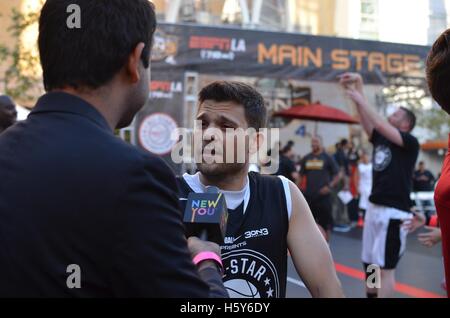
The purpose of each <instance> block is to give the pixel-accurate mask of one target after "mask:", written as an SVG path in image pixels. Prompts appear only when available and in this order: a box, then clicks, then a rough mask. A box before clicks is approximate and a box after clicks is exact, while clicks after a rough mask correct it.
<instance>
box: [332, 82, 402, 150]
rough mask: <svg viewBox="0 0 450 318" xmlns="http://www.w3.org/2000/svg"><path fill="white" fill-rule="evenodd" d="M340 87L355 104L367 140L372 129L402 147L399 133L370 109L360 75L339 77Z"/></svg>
mask: <svg viewBox="0 0 450 318" xmlns="http://www.w3.org/2000/svg"><path fill="white" fill-rule="evenodd" d="M339 79H340V83H341V85H342V86H343V87H344V88H345V91H346V94H347V96H348V97H349V98H350V99H351V100H352V101H353V102H354V103H355V104H356V108H357V110H358V113H359V115H360V117H361V124H362V126H363V128H364V130H365V131H366V133H367V135H368V136H369V138H371V137H372V134H373V131H374V129H376V130H377V131H378V133H380V134H381V135H382V136H384V137H385V138H386V139H388V140H389V141H391V142H392V143H394V144H396V145H398V146H400V147H403V138H402V136H401V134H400V131H399V130H398V129H397V128H395V127H394V126H392V125H391V124H390V123H389V122H388V121H387V120H386V119H384V118H383V117H381V116H380V115H379V114H378V113H377V112H376V111H375V110H374V109H373V108H372V107H370V105H369V103H368V101H367V98H366V97H365V95H364V83H363V79H362V77H361V75H359V74H357V73H345V74H343V75H341V76H339Z"/></svg>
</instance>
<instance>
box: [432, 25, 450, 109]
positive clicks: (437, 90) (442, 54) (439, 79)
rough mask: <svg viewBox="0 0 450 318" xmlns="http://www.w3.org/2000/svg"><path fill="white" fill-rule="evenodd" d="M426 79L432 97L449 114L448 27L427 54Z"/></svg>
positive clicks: (449, 39)
mask: <svg viewBox="0 0 450 318" xmlns="http://www.w3.org/2000/svg"><path fill="white" fill-rule="evenodd" d="M427 81H428V87H429V89H430V92H431V95H432V96H433V98H434V99H435V100H436V102H437V103H438V104H439V105H440V106H441V107H442V109H443V110H445V111H446V112H447V113H449V114H450V88H449V83H450V29H448V30H447V31H445V32H444V33H442V34H441V35H440V36H439V38H438V39H437V40H436V42H435V43H434V44H433V47H432V48H431V51H430V53H429V54H428V59H427Z"/></svg>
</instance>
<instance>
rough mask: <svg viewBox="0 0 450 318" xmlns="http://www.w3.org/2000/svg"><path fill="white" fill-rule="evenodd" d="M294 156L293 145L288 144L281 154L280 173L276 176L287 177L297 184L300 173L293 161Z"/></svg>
mask: <svg viewBox="0 0 450 318" xmlns="http://www.w3.org/2000/svg"><path fill="white" fill-rule="evenodd" d="M293 156H294V151H293V149H292V144H287V145H286V146H285V147H284V148H283V149H282V150H281V152H280V160H279V166H278V171H277V172H276V173H275V175H278V176H283V177H286V178H288V179H289V180H291V181H292V182H294V183H297V182H298V172H297V168H296V167H295V163H294V162H293V161H292V159H291V158H292V157H293Z"/></svg>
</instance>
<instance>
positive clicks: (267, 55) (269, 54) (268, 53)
mask: <svg viewBox="0 0 450 318" xmlns="http://www.w3.org/2000/svg"><path fill="white" fill-rule="evenodd" d="M269 59H271V60H272V64H277V45H275V44H272V45H271V46H270V49H269V50H267V48H266V46H265V45H264V43H259V44H258V63H259V64H263V63H264V61H265V60H269Z"/></svg>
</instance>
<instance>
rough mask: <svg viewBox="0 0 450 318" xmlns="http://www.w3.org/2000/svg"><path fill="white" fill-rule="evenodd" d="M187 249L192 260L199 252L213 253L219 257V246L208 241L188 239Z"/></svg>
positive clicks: (194, 238) (193, 237)
mask: <svg viewBox="0 0 450 318" xmlns="http://www.w3.org/2000/svg"><path fill="white" fill-rule="evenodd" d="M188 248H189V251H190V252H191V257H192V258H194V257H195V256H196V255H197V254H199V253H201V252H213V253H215V254H217V255H219V256H220V246H219V245H217V244H216V243H213V242H209V241H202V240H201V239H199V238H198V237H195V236H191V237H190V238H188Z"/></svg>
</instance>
